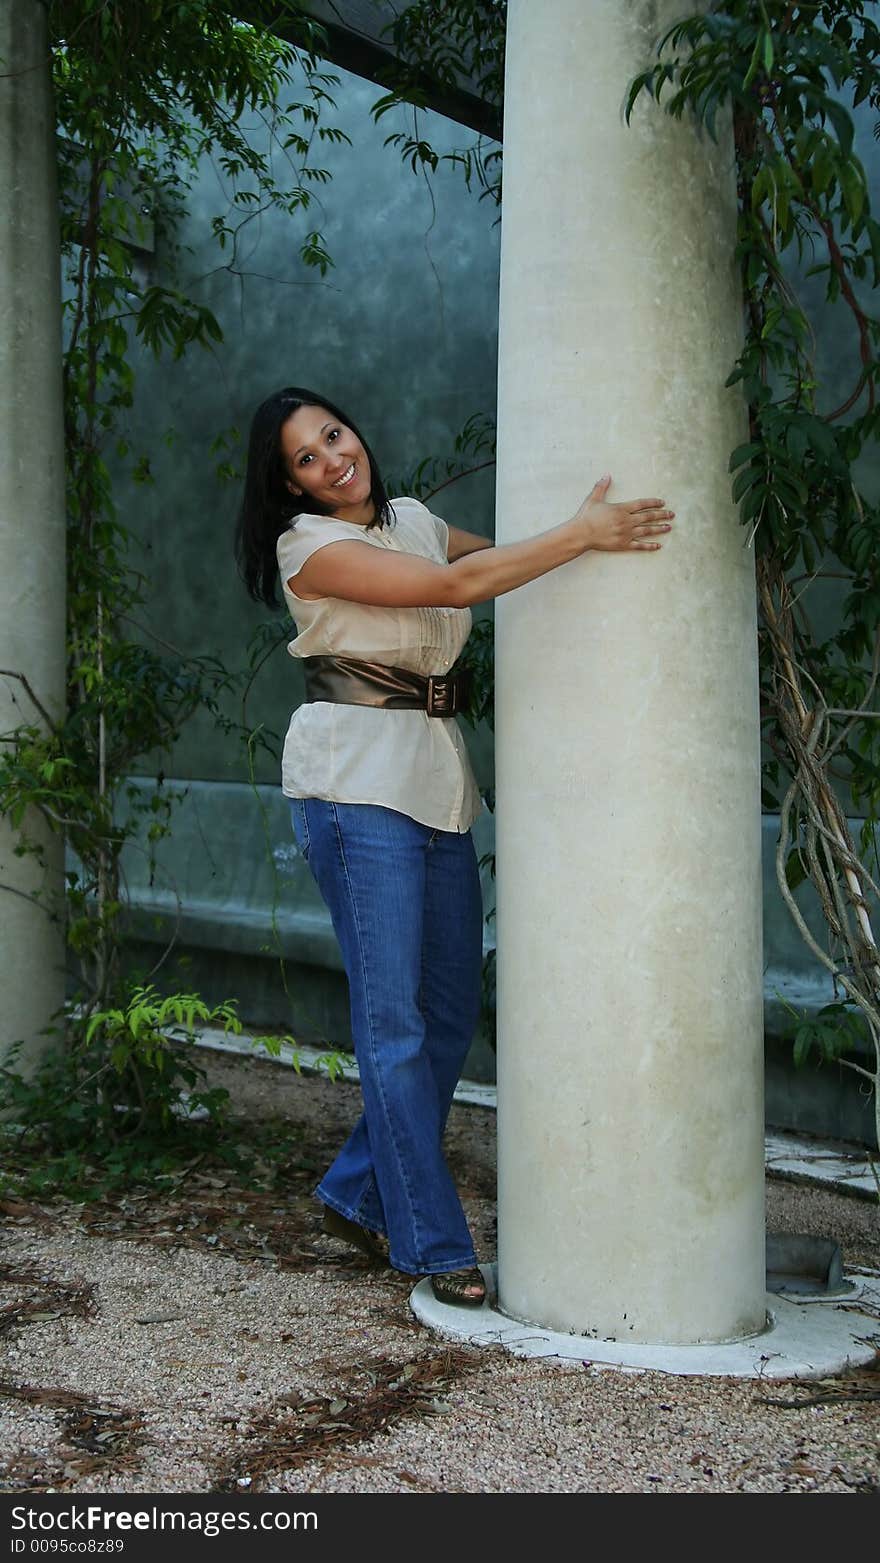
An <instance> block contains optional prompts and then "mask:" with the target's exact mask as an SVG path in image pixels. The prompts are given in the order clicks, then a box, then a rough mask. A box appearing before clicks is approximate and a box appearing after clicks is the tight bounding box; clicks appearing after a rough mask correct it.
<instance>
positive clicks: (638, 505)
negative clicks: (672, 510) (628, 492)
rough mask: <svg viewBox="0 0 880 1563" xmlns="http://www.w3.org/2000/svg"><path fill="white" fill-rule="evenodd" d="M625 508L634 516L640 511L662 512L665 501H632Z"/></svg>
mask: <svg viewBox="0 0 880 1563" xmlns="http://www.w3.org/2000/svg"><path fill="white" fill-rule="evenodd" d="M626 508H627V510H631V511H632V512H633V513H634V514H635V513H636V512H637V511H640V510H664V509H665V508H666V501H665V499H633V500H630V502H629V504H628V505H627V507H626Z"/></svg>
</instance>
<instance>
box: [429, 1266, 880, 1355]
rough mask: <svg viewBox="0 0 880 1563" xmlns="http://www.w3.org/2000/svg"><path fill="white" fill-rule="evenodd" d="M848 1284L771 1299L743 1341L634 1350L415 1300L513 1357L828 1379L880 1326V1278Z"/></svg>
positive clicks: (493, 1288)
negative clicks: (810, 1295)
mask: <svg viewBox="0 0 880 1563" xmlns="http://www.w3.org/2000/svg"><path fill="white" fill-rule="evenodd" d="M480 1269H481V1270H482V1272H483V1276H484V1279H485V1281H486V1286H487V1288H488V1293H489V1297H490V1298H495V1297H497V1268H496V1266H495V1265H481V1266H480ZM846 1279H847V1281H848V1282H849V1283H850V1286H851V1290H849V1291H848V1293H847V1295H846V1299H845V1301H842V1300H841V1298H840V1297H833V1298H832V1297H823V1298H816V1299H814V1300H798V1301H796V1302H795V1301H792V1300H790V1299H788V1298H784V1297H780V1296H779V1295H778V1294H777V1293H775V1292H768V1294H767V1327H766V1329H764V1330H762V1331H761V1332H760V1333H759V1334H757V1335H751V1336H749V1337H747V1338H746V1339H745V1340H738V1341H731V1342H729V1343H722V1344H711V1345H706V1346H666V1345H663V1344H661V1343H657V1344H653V1343H651V1344H649V1345H637V1344H634V1343H632V1342H628V1341H602V1340H594V1339H593V1338H592V1337H591V1336H587V1335H568V1334H563V1333H561V1332H560V1331H557V1330H544V1329H541V1328H540V1327H539V1326H537V1325H533V1324H522V1323H520V1322H519V1321H518V1320H515V1319H511V1318H509V1317H508V1315H507V1314H504V1313H501V1312H500V1311H499V1310H498V1309H497V1307H496V1306H493V1304H492V1303H491V1302H490V1301H487V1302H486V1303H484V1305H483V1307H482V1308H481V1309H480V1310H479V1311H477V1310H476V1309H465V1308H456V1307H452V1306H450V1305H449V1304H448V1303H439V1302H438V1301H437V1299H436V1298H435V1296H434V1294H433V1292H432V1290H431V1283H430V1281H429V1280H422V1281H420V1282H419V1284H418V1285H417V1286H416V1287H415V1289H414V1291H413V1292H412V1294H411V1296H410V1307H411V1309H412V1311H413V1313H414V1314H415V1316H416V1318H417V1319H418V1320H419V1321H420V1322H421V1323H422V1324H425V1325H427V1326H428V1328H429V1329H432V1330H435V1331H436V1332H437V1333H438V1334H440V1335H444V1336H446V1337H447V1338H449V1339H451V1340H458V1341H465V1342H467V1343H468V1344H469V1345H472V1346H502V1347H503V1348H504V1349H505V1350H506V1351H509V1352H511V1353H512V1354H513V1355H514V1356H516V1357H545V1358H556V1359H557V1360H558V1361H559V1362H560V1363H576V1362H579V1363H581V1364H582V1365H583V1366H584V1367H596V1368H603V1367H604V1368H625V1369H627V1370H629V1371H635V1372H638V1371H639V1370H644V1371H647V1370H651V1371H653V1372H657V1373H671V1374H691V1375H702V1376H704V1377H713V1378H714V1377H724V1378H762V1379H810V1378H827V1377H829V1376H830V1375H831V1374H834V1373H843V1372H845V1371H846V1370H847V1369H849V1368H857V1367H864V1366H865V1365H866V1364H867V1363H870V1362H873V1361H874V1359H875V1357H876V1354H877V1348H876V1344H875V1343H872V1339H871V1337H872V1336H873V1337H875V1339H876V1336H877V1333H878V1328H880V1326H878V1319H880V1271H877V1270H857V1269H854V1270H847V1271H846Z"/></svg>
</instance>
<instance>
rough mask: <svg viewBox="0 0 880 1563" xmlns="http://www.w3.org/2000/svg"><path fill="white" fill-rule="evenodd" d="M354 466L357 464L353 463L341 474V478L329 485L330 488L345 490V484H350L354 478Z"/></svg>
mask: <svg viewBox="0 0 880 1563" xmlns="http://www.w3.org/2000/svg"><path fill="white" fill-rule="evenodd" d="M356 465H357V463H356V462H354V461H353V462H352V464H351V466H350V467H348V468H346V470H345V472H343V474H342V477H341V478H336V480H335V482H334V483H332V484H331V488H345V486H346V484H347V483H350V482H351V480H352V478H353V477H354V474H355V469H356Z"/></svg>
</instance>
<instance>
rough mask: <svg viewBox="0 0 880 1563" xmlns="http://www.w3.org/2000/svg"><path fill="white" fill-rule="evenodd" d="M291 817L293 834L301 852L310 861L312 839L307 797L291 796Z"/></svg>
mask: <svg viewBox="0 0 880 1563" xmlns="http://www.w3.org/2000/svg"><path fill="white" fill-rule="evenodd" d="M290 817H291V820H292V821H293V835H294V839H295V841H296V844H297V846H298V847H299V850H300V852H301V853H302V856H303V858H304V859H305V861H306V862H308V861H309V849H310V847H311V844H312V843H311V839H310V837H309V821H308V817H307V815H306V802H305V798H291V800H290Z"/></svg>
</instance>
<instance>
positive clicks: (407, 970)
mask: <svg viewBox="0 0 880 1563" xmlns="http://www.w3.org/2000/svg"><path fill="white" fill-rule="evenodd" d="M294 827H295V829H297V832H298V839H300V838H302V839H301V840H300V844H301V846H302V847H303V851H304V853H305V855H306V856H307V859H308V863H309V867H310V869H311V871H312V873H313V875H314V877H315V880H316V882H317V884H318V887H319V889H320V890H321V893H322V895H323V897H324V900H325V901H326V903H327V905H328V908H329V910H330V913H331V917H332V920H333V926H334V929H335V931H336V935H337V938H338V940H339V943H340V947H341V950H342V954H343V960H344V964H345V969H346V974H347V976H348V982H349V994H350V1000H351V1019H352V1035H353V1039H354V1046H355V1055H356V1057H357V1061H358V1067H359V1071H360V1076H361V1088H362V1091H363V1096H364V1115H363V1119H362V1120H361V1122H360V1123H359V1124H358V1126H357V1127H356V1129H355V1131H354V1132H353V1134H352V1135H351V1136H350V1138H349V1140H348V1142H347V1143H346V1145H345V1146H344V1147H343V1149H342V1151H341V1152H340V1154H339V1156H338V1157H337V1158H336V1160H335V1161H334V1163H333V1166H332V1167H331V1168H330V1169H329V1171H328V1173H327V1174H326V1176H325V1177H324V1178H323V1179H322V1181H321V1183H320V1185H319V1187H318V1190H317V1192H318V1195H319V1197H320V1198H321V1199H323V1200H324V1201H325V1203H327V1204H330V1205H332V1206H333V1207H334V1208H336V1209H337V1210H340V1211H341V1212H342V1214H344V1215H347V1216H349V1218H350V1219H352V1220H358V1221H360V1222H362V1224H364V1225H373V1226H376V1227H380V1228H382V1229H384V1230H385V1231H387V1233H388V1237H389V1243H390V1249H391V1262H392V1264H394V1265H395V1266H396V1267H397V1268H398V1269H401V1270H405V1271H408V1272H410V1273H412V1274H430V1273H440V1272H442V1271H444V1270H453V1269H459V1268H463V1267H466V1266H468V1265H470V1264H473V1263H474V1257H475V1256H474V1251H473V1244H472V1240H471V1237H470V1234H469V1232H468V1229H467V1223H466V1221H465V1219H464V1213H463V1211H462V1208H461V1203H460V1201H459V1198H458V1195H457V1193H456V1191H455V1186H454V1184H453V1181H452V1178H451V1175H450V1173H449V1169H448V1167H447V1165H446V1161H445V1158H444V1156H443V1152H442V1147H441V1137H442V1133H443V1126H444V1123H445V1119H446V1115H447V1113H448V1107H449V1100H450V1099H451V1095H452V1091H453V1090H454V1086H455V1079H457V1075H458V1071H459V1070H460V1067H461V1064H462V1062H463V1058H464V1054H465V1053H466V1051H467V1047H468V1045H469V1042H470V1038H471V1035H472V1032H473V1024H474V1019H475V1004H476V1005H478V1002H479V990H478V986H477V994H476V999H475V995H474V989H473V978H474V974H475V971H477V968H476V966H475V963H474V959H473V954H471V957H470V960H469V961H467V960H462V961H461V963H460V966H459V969H460V970H461V971H467V972H468V973H469V975H470V983H469V985H468V986H467V990H466V991H464V990H463V989H460V988H459V987H457V986H456V985H455V984H452V987H451V995H452V997H451V1002H452V1005H453V1008H454V1010H456V1012H457V1015H458V1019H457V1020H456V1019H455V1018H454V1017H453V1016H450V1015H448V1014H446V1013H444V1015H443V1017H442V1019H441V1021H440V1023H439V1025H434V1024H432V1025H429V1024H428V1023H427V1022H426V1019H425V1015H424V1014H423V1012H422V1008H421V1007H420V1000H421V998H422V989H423V982H424V983H425V994H426V997H427V1008H428V1011H429V1013H430V1014H431V1015H432V1016H435V1015H436V1013H437V1010H438V1006H439V1007H441V1008H442V1005H443V1000H442V998H441V993H440V990H439V988H438V987H437V985H436V983H435V982H434V981H433V980H432V978H431V976H430V973H428V974H427V975H426V961H427V963H428V965H430V957H429V956H428V953H427V952H428V951H430V952H431V954H432V955H433V953H434V952H437V951H439V950H440V949H442V948H445V949H446V956H445V958H446V959H447V960H448V959H449V949H448V944H449V940H450V938H451V939H452V942H453V943H454V942H455V937H454V934H453V929H454V927H455V925H456V924H457V923H458V921H459V919H460V916H461V911H462V899H461V898H462V895H464V896H465V897H466V898H469V910H468V912H467V915H466V916H465V917H464V919H463V924H464V928H465V930H466V931H469V932H470V934H471V936H472V934H473V929H474V926H475V913H474V907H473V893H474V878H473V874H472V872H470V871H469V869H468V863H469V861H470V864H471V867H472V868H473V867H475V860H474V859H473V844H472V842H471V841H470V838H469V836H467V837H465V836H459V837H458V842H459V845H458V848H457V851H458V853H459V854H460V861H461V867H462V870H463V872H459V873H456V871H455V869H454V867H453V861H452V857H451V856H450V857H448V858H447V857H444V858H443V862H442V865H441V871H440V872H439V873H438V874H437V875H435V876H434V879H435V881H436V882H435V883H434V885H433V888H432V889H431V890H430V891H429V888H428V886H429V880H430V879H431V873H432V869H433V866H434V863H435V862H440V855H438V858H437V859H434V858H432V857H431V854H432V852H433V849H434V847H435V846H436V843H437V839H438V837H439V838H443V839H444V841H448V840H451V838H452V837H453V835H454V833H452V832H437V831H434V830H432V829H431V828H430V827H428V826H424V825H421V824H420V823H419V822H418V821H415V820H412V819H411V818H410V817H409V816H408V815H404V814H401V813H399V812H397V811H396V810H393V809H386V808H383V807H381V806H379V805H374V804H341V803H330V802H327V801H324V800H319V799H313V798H308V799H300V800H296V805H295V807H294ZM468 849H469V850H468ZM452 851H453V849H452V848H451V847H450V853H451V852H452ZM476 888H477V890H478V889H479V883H478V879H477V882H476ZM426 911H427V913H428V917H429V922H430V929H429V930H426ZM457 959H458V958H457V957H455V958H454V960H455V961H457ZM446 1002H447V1003H448V1002H450V995H449V992H447V994H446ZM453 1037H456V1038H457V1040H456V1041H455V1042H453V1040H452V1039H453ZM377 1207H380V1208H377ZM380 1215H381V1218H382V1219H381V1220H380V1219H378V1218H379V1216H380Z"/></svg>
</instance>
